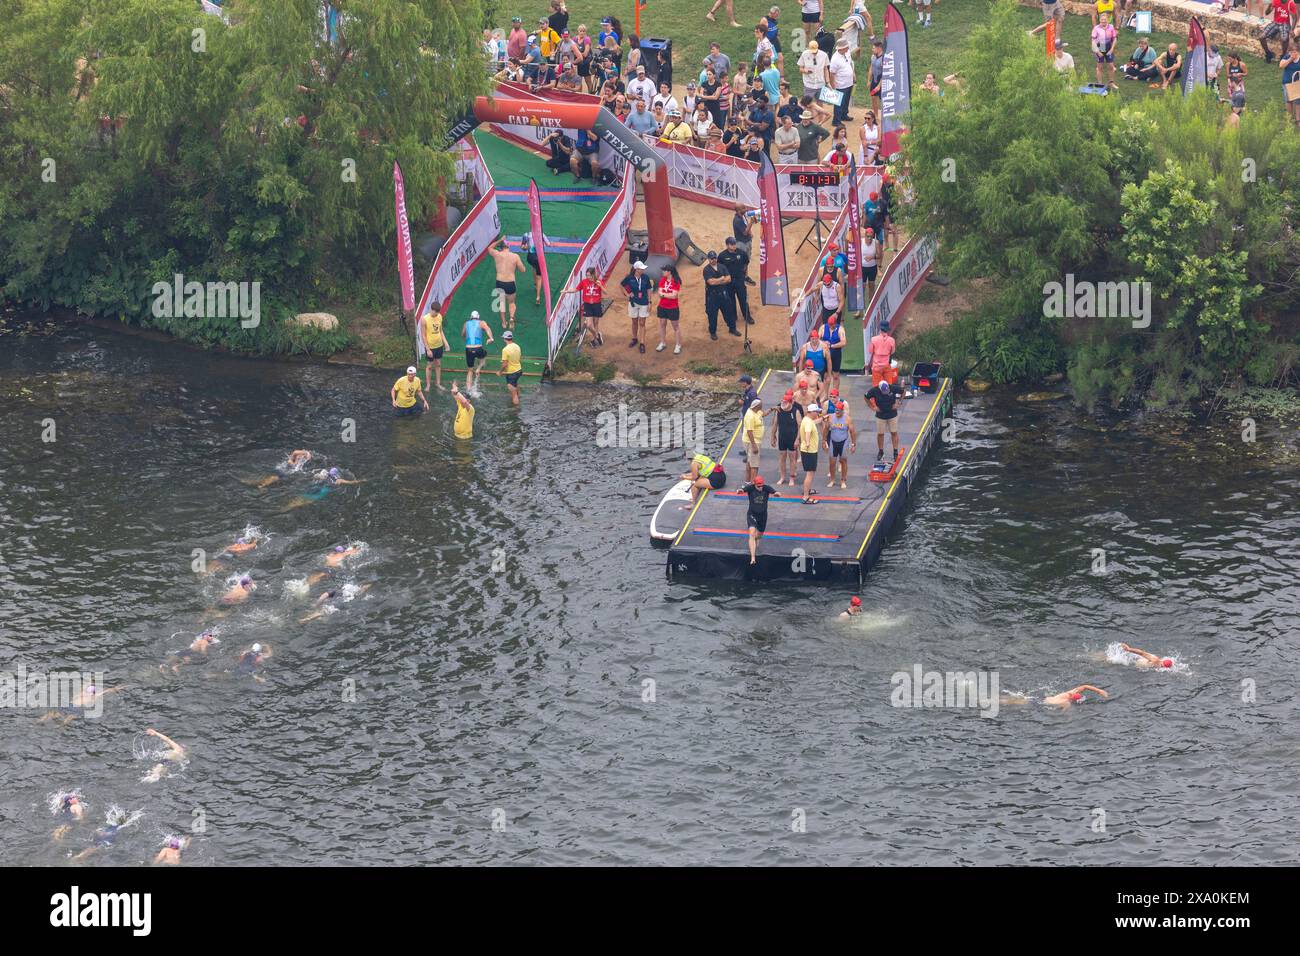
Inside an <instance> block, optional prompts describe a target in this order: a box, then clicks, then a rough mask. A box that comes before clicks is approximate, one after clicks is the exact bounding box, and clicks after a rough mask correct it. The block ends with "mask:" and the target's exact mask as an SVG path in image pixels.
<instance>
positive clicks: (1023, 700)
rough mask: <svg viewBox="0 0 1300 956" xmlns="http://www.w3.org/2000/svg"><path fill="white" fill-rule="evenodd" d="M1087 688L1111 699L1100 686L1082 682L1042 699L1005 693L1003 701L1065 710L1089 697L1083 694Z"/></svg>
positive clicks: (1103, 698) (1102, 697)
mask: <svg viewBox="0 0 1300 956" xmlns="http://www.w3.org/2000/svg"><path fill="white" fill-rule="evenodd" d="M1085 690H1089V691H1092V692H1093V693H1094V694H1097V695H1098V696H1100V697H1101V699H1102V700H1109V699H1110V694H1108V693H1106V692H1105V691H1104V690H1102V689H1101V688H1100V687H1093V686H1092V685H1091V684H1080V685H1079V686H1078V687H1072V688H1071V689H1070V690H1067V691H1062V692H1061V693H1059V694H1052V695H1051V696H1050V697H1043V698H1041V699H1039V698H1034V697H1025V696H1023V695H1021V694H1004V695H1003V696H1002V703H1004V704H1046V705H1047V706H1048V707H1059V708H1061V709H1062V710H1065V709H1066V708H1068V707H1071V706H1073V705H1074V704H1082V703H1083V702H1084V701H1086V700H1087V699H1088V698H1086V697H1084V696H1083V692H1084V691H1085Z"/></svg>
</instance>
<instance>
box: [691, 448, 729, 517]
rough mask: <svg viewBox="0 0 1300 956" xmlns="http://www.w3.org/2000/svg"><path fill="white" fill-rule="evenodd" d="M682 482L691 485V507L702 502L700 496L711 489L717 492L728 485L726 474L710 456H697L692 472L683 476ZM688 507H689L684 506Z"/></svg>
mask: <svg viewBox="0 0 1300 956" xmlns="http://www.w3.org/2000/svg"><path fill="white" fill-rule="evenodd" d="M682 481H689V482H690V483H691V505H692V506H693V505H694V504H695V503H696V502H697V501H699V500H700V495H702V494H703V493H704V492H706V491H708V490H709V489H710V488H712V489H714V490H715V491H716V490H717V489H719V488H722V487H723V486H725V485H726V483H727V475H726V472H724V471H723V470H722V465H720V464H718V463H717V462H716V461H714V460H713V459H712V458H710V457H709V456H708V455H695V456H693V457H692V458H691V468H690V471H688V472H686V474H684V475H682ZM683 507H687V506H685V505H684V506H683Z"/></svg>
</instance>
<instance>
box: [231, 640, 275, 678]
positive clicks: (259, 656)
mask: <svg viewBox="0 0 1300 956" xmlns="http://www.w3.org/2000/svg"><path fill="white" fill-rule="evenodd" d="M270 656H271V645H269V644H254V645H253V646H252V647H250V648H249V649H248V650H246V651H244V652H243V653H242V654H240V655H239V659H238V660H237V661H235V671H236V672H237V673H239V674H250V675H252V678H253V680H255V681H257V682H258V683H259V684H265V683H266V678H264V677H262V676H261V675H260V674H258V673H256V671H257V668H258V667H260V666H261V665H262V663H263V662H264V661H266V660H267V658H269V657H270Z"/></svg>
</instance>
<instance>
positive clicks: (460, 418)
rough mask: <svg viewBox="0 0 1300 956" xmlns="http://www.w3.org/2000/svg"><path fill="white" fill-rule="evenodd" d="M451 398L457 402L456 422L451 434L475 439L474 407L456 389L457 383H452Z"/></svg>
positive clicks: (453, 424)
mask: <svg viewBox="0 0 1300 956" xmlns="http://www.w3.org/2000/svg"><path fill="white" fill-rule="evenodd" d="M451 397H452V398H454V399H455V400H456V421H455V422H453V423H452V426H451V432H452V434H453V435H455V436H456V437H457V438H465V439H469V438H473V437H474V406H473V405H471V404H470V402H469V399H468V398H466V397H465V396H464V395H463V394H462V393H461V391H460V389H458V388H457V387H456V383H455V382H452V383H451Z"/></svg>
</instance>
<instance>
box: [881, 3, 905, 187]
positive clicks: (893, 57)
mask: <svg viewBox="0 0 1300 956" xmlns="http://www.w3.org/2000/svg"><path fill="white" fill-rule="evenodd" d="M911 110H912V70H911V67H910V65H909V64H908V60H907V24H906V23H904V22H903V15H902V14H901V13H899V12H898V10H897V9H896V8H895V7H894V5H893V4H892V3H890V4H887V5H886V6H885V61H884V65H883V66H882V67H881V69H880V131H881V132H880V155H881V156H882V157H884V159H885V161H886V162H888V161H889V160H891V159H893V157H894V156H895V155H897V153H898V152H899V140H900V139H902V136H903V133H904V132H906V128H905V127H904V126H903V118H904V117H905V116H907V114H908V113H910V112H911Z"/></svg>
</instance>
